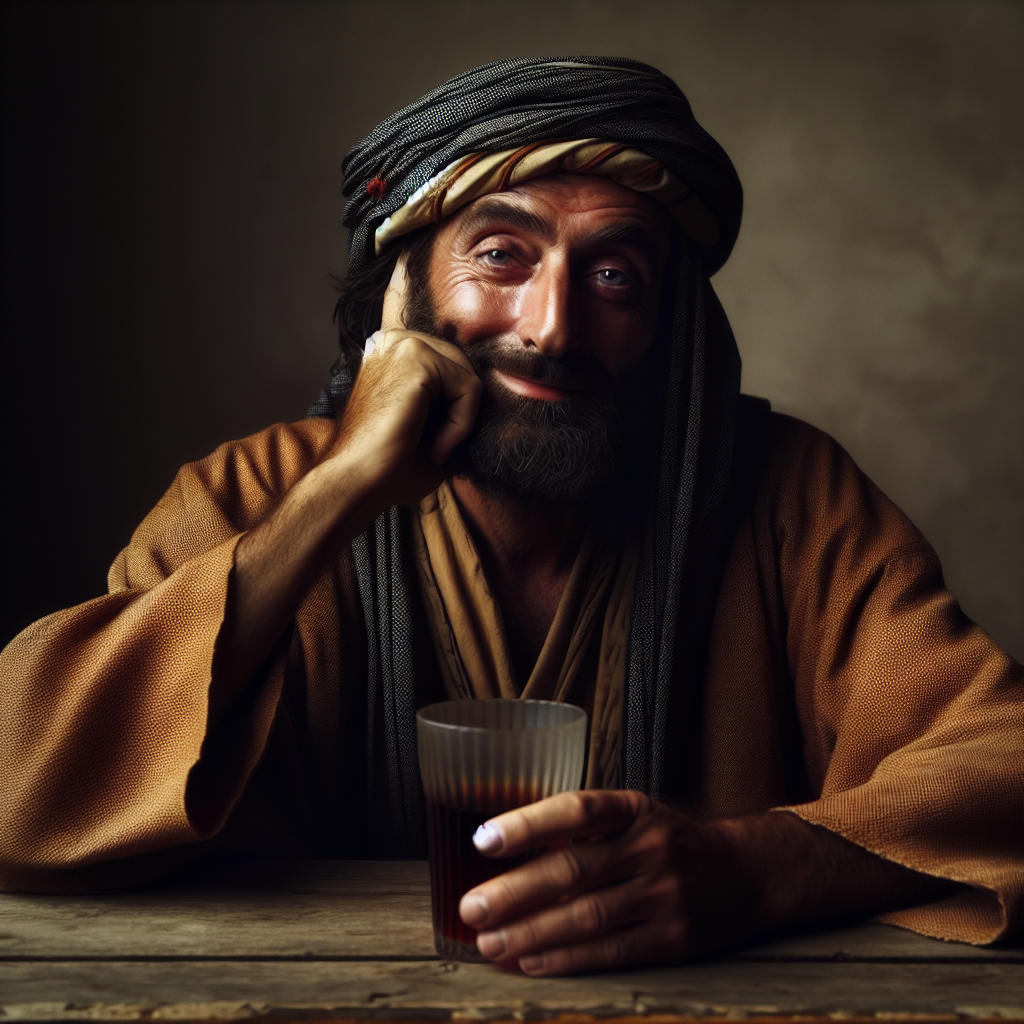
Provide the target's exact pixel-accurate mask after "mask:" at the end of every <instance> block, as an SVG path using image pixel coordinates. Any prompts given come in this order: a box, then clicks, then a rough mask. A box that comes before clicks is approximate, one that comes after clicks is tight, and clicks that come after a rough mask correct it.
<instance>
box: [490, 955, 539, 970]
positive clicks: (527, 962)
mask: <svg viewBox="0 0 1024 1024" xmlns="http://www.w3.org/2000/svg"><path fill="white" fill-rule="evenodd" d="M484 956H487V954H486V953H484ZM519 969H520V970H521V971H522V972H523V973H524V974H533V972H534V971H540V970H543V969H544V957H542V956H521V957H520V958H519Z"/></svg>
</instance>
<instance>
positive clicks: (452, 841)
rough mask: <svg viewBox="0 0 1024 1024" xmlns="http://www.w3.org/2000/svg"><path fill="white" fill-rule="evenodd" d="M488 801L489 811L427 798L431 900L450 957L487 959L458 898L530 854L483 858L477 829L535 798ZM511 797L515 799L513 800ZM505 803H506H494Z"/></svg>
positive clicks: (439, 941)
mask: <svg viewBox="0 0 1024 1024" xmlns="http://www.w3.org/2000/svg"><path fill="white" fill-rule="evenodd" d="M503 796H505V799H499V800H495V799H489V800H487V801H486V804H488V805H491V807H490V809H489V810H487V811H466V810H461V809H459V808H457V807H446V806H445V805H444V804H436V803H433V802H432V801H430V800H428V801H427V831H428V835H429V839H430V898H431V904H432V907H433V911H434V945H435V946H436V947H437V951H438V953H440V954H441V956H444V957H447V958H449V959H451V960H474V961H477V962H486V959H487V958H486V957H484V956H481V954H480V953H479V952H478V951H477V948H476V931H475V930H474V929H473V928H469V927H468V926H467V925H465V924H463V922H462V918H461V917H459V900H460V899H462V897H463V896H464V895H465V894H466V893H467V892H469V890H470V889H472V888H473V887H474V886H477V885H479V884H480V883H481V882H486V881H487V879H489V878H494V877H495V875H500V874H503V873H504V872H506V871H510V870H511V869H512V868H514V867H518V866H519V865H520V864H525V863H526V861H528V860H529V859H530V857H531V856H532V854H523V855H521V856H519V857H484V856H483V855H482V854H481V853H479V852H477V848H476V847H475V846H474V845H473V833H474V832H476V830H477V829H478V828H479V827H480V826H481V825H482V824H483V823H484V822H485V821H487V819H488V818H493V817H494V816H495V815H496V814H500V813H501V812H502V811H510V810H512V809H514V808H516V807H522V806H523V804H526V803H530V802H531V799H530V798H529V797H527V798H526V799H516V797H515V796H513V795H512V794H503ZM509 797H511V799H509ZM495 804H504V806H493V805H495Z"/></svg>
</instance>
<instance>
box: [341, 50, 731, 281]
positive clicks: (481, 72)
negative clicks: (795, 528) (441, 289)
mask: <svg viewBox="0 0 1024 1024" xmlns="http://www.w3.org/2000/svg"><path fill="white" fill-rule="evenodd" d="M573 139H583V140H585V139H591V140H592V139H605V140H608V141H609V142H619V143H626V144H628V145H629V146H631V147H633V148H635V149H638V150H640V151H641V152H643V153H646V154H647V155H648V156H650V157H653V158H654V159H655V160H657V161H660V162H661V164H663V165H664V166H665V167H666V168H668V170H669V171H670V172H671V173H672V174H673V175H674V176H675V177H676V178H677V179H678V180H679V181H680V182H682V183H683V184H684V185H686V186H688V187H689V188H690V189H692V190H693V192H694V193H695V194H696V195H697V196H699V197H700V200H701V201H702V203H703V205H704V206H706V207H707V209H708V210H710V211H711V213H712V215H713V216H714V219H715V222H716V227H717V233H718V240H717V241H716V242H715V243H714V244H713V245H712V246H711V248H710V252H709V253H708V254H707V257H706V260H705V266H706V269H707V273H708V274H709V275H710V274H713V273H714V272H715V271H716V270H718V268H719V267H721V265H722V264H723V263H724V262H725V261H726V259H727V258H728V256H729V253H730V252H731V251H732V247H733V244H734V243H735V241H736V235H737V234H738V233H739V229H740V215H741V213H742V209H743V191H742V189H741V188H740V182H739V178H738V177H737V176H736V171H735V169H734V168H733V166H732V162H731V161H730V160H729V157H728V156H726V154H725V151H724V150H723V149H722V147H721V146H719V145H718V143H717V142H715V140H714V139H713V138H711V136H710V135H708V133H707V132H706V131H704V129H703V128H701V126H700V125H699V124H697V121H696V119H695V118H694V116H693V113H692V112H691V111H690V104H689V103H687V101H686V97H685V96H684V95H683V94H682V93H681V92H680V91H679V87H678V86H677V85H676V84H675V82H673V81H672V79H671V78H669V77H667V76H666V75H663V74H662V73H661V72H660V71H658V70H657V69H656V68H652V67H649V66H648V65H647V64H641V63H640V62H639V61H635V60H625V59H621V58H617V57H553V58H546V59H536V58H534V59H530V58H520V59H516V60H501V61H496V62H495V63H493V64H484V65H483V66H482V67H479V68H474V69H473V70H472V71H466V72H464V73H463V74H461V75H456V76H455V77H454V78H450V79H449V80H448V81H447V82H445V83H444V85H441V86H439V87H438V88H437V89H434V90H433V91H431V92H428V93H427V94H426V96H424V97H423V98H422V99H419V100H416V102H415V103H410V104H409V106H407V107H405V108H403V109H402V110H399V111H398V112H397V113H395V114H392V115H391V116H390V117H389V118H387V119H386V120H384V121H383V122H381V124H379V125H378V126H377V127H376V128H375V129H374V130H373V131H372V132H371V133H370V134H369V135H368V136H367V137H366V138H365V139H364V140H363V141H362V142H360V143H358V144H357V145H356V146H354V147H353V148H352V150H351V152H350V153H349V154H348V156H347V157H345V163H344V165H343V168H344V172H345V187H344V194H345V197H346V199H348V203H347V205H346V207H345V226H346V227H347V228H349V229H350V231H351V235H350V237H349V246H348V258H349V269H350V270H358V269H359V268H360V267H361V266H362V265H363V263H364V262H365V261H366V260H368V259H370V258H372V256H373V254H374V233H375V232H376V230H377V228H378V227H379V226H380V224H381V222H382V221H383V220H384V219H385V218H386V217H390V216H391V215H392V214H394V213H395V212H397V211H398V209H399V208H400V207H402V206H404V205H405V203H406V201H407V200H408V199H409V197H410V196H411V195H412V194H413V193H414V192H416V191H417V189H421V188H423V187H424V186H425V185H426V184H427V183H428V182H429V181H430V180H431V178H433V177H434V176H435V175H437V174H438V173H439V172H441V171H443V170H444V169H445V168H446V167H449V166H450V165H451V164H453V163H454V162H455V161H456V160H458V159H460V158H462V157H467V156H470V155H472V154H476V153H480V152H483V151H487V152H494V151H497V150H518V149H519V148H520V147H523V146H529V145H531V144H533V143H536V142H538V141H554V140H573Z"/></svg>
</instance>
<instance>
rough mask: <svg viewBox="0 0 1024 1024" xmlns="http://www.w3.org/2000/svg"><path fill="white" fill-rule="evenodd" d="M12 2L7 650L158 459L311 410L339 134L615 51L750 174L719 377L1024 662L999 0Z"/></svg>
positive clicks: (323, 362) (108, 544) (1015, 160)
mask: <svg viewBox="0 0 1024 1024" xmlns="http://www.w3.org/2000/svg"><path fill="white" fill-rule="evenodd" d="M5 6H6V9H5V14H4V16H5V19H7V20H8V22H9V24H8V28H9V29H10V31H8V32H6V33H5V36H6V40H5V42H4V43H3V47H4V64H5V75H6V76H7V88H5V96H6V100H7V107H6V108H5V123H4V131H5V135H6V138H7V147H6V148H7V151H8V153H9V154H10V156H9V166H8V170H9V173H11V174H12V175H13V180H14V181H15V183H16V184H15V185H14V187H8V188H7V189H6V190H5V193H4V204H5V207H4V208H5V223H6V224H7V225H8V232H7V240H6V246H7V248H6V254H5V288H6V290H7V295H6V297H5V303H4V317H5V323H4V328H5V331H4V333H5V345H6V347H7V349H6V350H7V356H6V364H7V367H8V372H7V373H6V374H5V379H4V388H5V396H4V415H5V421H6V422H5V430H4V444H5V467H6V470H5V472H6V475H7V478H8V480H9V481H11V482H12V484H13V488H12V489H11V494H13V496H14V500H11V499H10V497H9V498H8V501H7V503H6V511H7V518H8V529H7V531H5V536H4V544H5V552H4V559H5V565H6V573H5V585H4V591H5V602H6V604H5V615H4V631H5V636H7V635H10V634H11V632H13V630H14V629H15V628H16V627H18V626H20V625H23V624H24V623H25V622H27V621H29V620H30V619H31V618H33V617H35V616H37V615H40V614H42V613H44V612H46V611H49V610H52V609H53V608H56V607H59V606H61V605H64V604H68V603H71V602H73V601H77V600H82V599H84V598H85V597H87V596H89V595H91V594H95V593H98V592H99V591H100V590H101V589H102V586H103V573H104V571H105V567H106V565H107V564H108V563H109V562H110V560H111V559H112V557H113V556H114V554H115V553H116V551H117V550H118V549H119V547H120V546H122V545H123V544H124V543H125V541H126V540H127V537H128V535H129V534H130V531H131V528H132V526H133V525H134V523H135V522H137V521H138V519H139V518H140V517H141V516H142V515H143V514H144V512H145V510H146V509H147V508H148V507H149V505H151V504H152V502H153V501H154V500H155V499H156V498H157V497H158V496H159V494H160V492H161V491H162V490H163V488H164V487H166V485H167V483H168V482H169V481H170V479H171V476H172V474H173V472H174V470H175V468H176V467H177V466H178V465H179V464H180V463H181V462H183V461H185V460H186V459H190V458H196V457H199V456H202V455H203V454H205V453H206V452H207V451H209V450H210V449H211V448H212V447H213V446H215V445H216V443H218V442H219V441H220V440H223V439H225V438H228V437H236V436H241V435H244V434H246V433H248V432H251V431H253V430H255V429H258V428H259V427H261V426H263V425H265V424H266V423H268V422H271V421H273V420H277V419H287V418H294V417H297V416H299V415H301V413H302V410H303V409H304V408H305V406H306V405H307V403H308V401H309V400H310V398H311V397H312V396H315V394H316V392H317V390H318V388H319V386H320V384H321V383H322V381H323V378H324V376H325V372H326V369H327V367H328V365H329V364H330V362H331V360H332V358H333V337H332V329H331V325H330V312H331V309H332V306H333V294H332V286H331V281H330V276H329V275H330V272H331V271H341V270H343V268H344V257H343V244H344V233H343V231H342V229H341V227H340V212H341V202H340V193H339V186H340V172H339V167H340V163H341V159H342V157H343V155H344V153H345V151H346V150H347V148H348V147H349V145H351V143H353V142H354V141H355V140H356V139H357V138H359V137H360V135H362V134H364V133H365V132H367V131H368V130H369V129H370V128H372V127H373V125H374V124H375V123H376V122H377V121H378V120H379V119H380V118H381V117H383V116H384V115H386V114H387V113H389V112H391V111H392V110H393V109H395V108H396V107H398V106H399V105H401V104H403V103H405V102H407V101H409V100H411V99H413V98H414V97H416V96H417V95H419V94H420V93H422V92H423V91H425V90H426V89H427V88H429V87H431V86H432V85H434V84H436V83H437V82H439V81H441V80H442V79H443V78H445V77H446V76H447V75H449V74H451V73H454V72H456V71H459V70H462V69H464V68H466V67H468V66H471V65H474V64H477V63H481V62H483V61H486V60H492V59H496V58H499V57H503V56H508V55H518V54H541V53H548V54H557V53H597V54H600V53H613V54H622V55H628V56H633V57H637V58H639V59H641V60H645V61H649V62H650V63H652V64H655V65H657V66H658V67H660V68H662V69H663V70H664V71H666V72H668V73H669V74H670V75H672V76H673V77H674V78H675V79H676V80H677V81H678V82H679V83H680V85H681V86H682V88H683V90H684V92H686V93H687V95H688V96H689V98H690V100H691V102H692V104H693V107H694V110H695V112H696V114H697V116H698V118H699V119H700V120H701V121H702V123H703V124H704V125H705V126H706V127H707V128H708V130H709V131H710V132H711V133H712V134H713V135H714V136H715V137H716V138H717V139H718V140H719V141H720V142H721V143H722V144H723V145H724V147H725V148H726V150H727V151H728V152H729V153H730V155H731V156H732V157H733V159H734V161H735V163H736V165H737V167H738V169H739V172H740V176H741V178H742V180H743V182H744V184H745V187H746V194H747V208H746V218H745V225H744V228H743V231H742V233H741V236H740V241H739V245H738V247H737V249H736V252H735V254H734V256H733V258H732V260H731V262H730V263H729V264H728V265H727V266H726V268H725V269H724V270H723V271H722V272H721V273H720V274H719V275H718V277H717V278H716V279H715V280H716V287H717V288H718V290H719V293H720V294H721V296H722V299H723V302H724V304H725V307H726V310H727V311H728V313H729V315H730V318H731V320H732V323H733V326H734V328H735V330H736V334H737V338H738V340H739V344H740V349H741V351H742V353H743V357H744V385H745V390H747V391H749V392H751V393H754V394H760V395H765V396H767V397H769V398H771V399H772V401H773V403H774V405H775V407H776V408H778V409H781V410H783V411H786V412H791V413H794V414H796V415H799V416H802V417H804V418H806V419H808V420H810V421H811V422H812V423H815V424H817V425H819V426H821V427H823V428H825V429H826V430H828V431H830V432H831V433H832V434H834V435H835V436H836V437H837V438H838V439H839V440H840V441H841V442H842V443H843V444H844V445H846V446H847V448H849V450H850V451H851V452H852V453H853V455H854V456H855V458H856V459H857V460H858V461H859V463H860V464H861V465H862V466H863V467H864V468H865V470H867V472H868V473H869V474H870V475H871V476H872V477H873V478H874V479H875V480H876V481H877V482H878V483H879V484H880V485H881V486H882V488H883V489H884V490H885V491H887V493H888V494H890V495H891V496H892V497H893V498H894V499H895V500H896V501H897V502H898V503H899V504H900V505H901V506H902V507H903V508H904V509H905V510H906V511H907V512H908V513H909V514H910V516H911V517H912V518H913V519H914V521H915V522H916V523H917V524H918V525H919V526H920V527H921V528H922V529H923V531H924V532H925V534H926V535H927V536H928V537H929V539H930V540H931V541H932V542H933V543H934V544H935V545H936V547H937V548H938V550H939V552H940V554H941V556H942V558H943V563H944V566H945V568H946V571H947V578H948V580H949V582H950V584H951V586H952V587H953V589H954V590H955V591H956V593H957V594H958V595H959V596H960V598H961V601H962V603H963V605H964V607H965V609H966V610H967V612H968V614H970V615H971V616H972V617H974V618H976V619H977V620H978V621H980V622H981V623H982V624H983V625H984V626H986V627H987V628H988V629H989V630H990V631H991V632H993V633H994V635H995V636H996V637H997V638H999V639H1000V640H1001V641H1002V642H1003V643H1005V644H1007V645H1008V646H1009V647H1010V649H1011V650H1012V651H1014V653H1015V654H1016V655H1017V656H1018V657H1021V656H1022V655H1024V607H1022V605H1024V584H1022V577H1024V572H1022V569H1024V564H1022V562H1024V553H1022V531H1021V520H1022V516H1021V502H1022V495H1021V491H1022V487H1021V483H1022V466H1021V457H1020V455H1021V426H1022V424H1021V415H1022V412H1021V410H1022V402H1021V383H1022V377H1024V367H1022V362H1024V345H1022V294H1021V248H1022V237H1024V235H1022V230H1021V228H1022V216H1021V202H1022V197H1024V189H1022V181H1021V177H1022V174H1021V163H1022V161H1021V155H1022V152H1021V151H1022V138H1021V135H1022V132H1021V123H1022V122H1021V112H1022V110H1021V108H1022V102H1021V83H1022V76H1021V41H1022V27H1024V25H1022V21H1024V19H1022V7H1021V5H1020V4H1019V3H1014V2H1009V0H1007V2H985V0H971V2H956V3H943V2H937V0H925V2H920V3H918V2H901V3H878V2H876V3H853V2H841V3H836V2H828V0H812V2H794V3H779V2H772V0H752V2H739V3H730V2H725V0H709V2H689V3H668V2H643V0H628V2H583V0H580V2H561V3H560V2H552V0H544V2H537V3H533V2H522V0H518V2H517V0H506V2H503V3H483V2H479V3H477V2H461V3H457V2H445V3H441V2H428V0H408V2H394V0H375V2H372V3H352V4H348V3H303V2H297V0H291V2H279V3H238V4H229V3H218V2H206V3H203V4H153V3H147V2H136V3H133V4H110V5H106V4H87V3H80V4H77V5H68V6H62V5H57V4H43V3H34V4H29V5H24V6H20V5H16V4H10V3H9V4H7V5H5ZM385 38H386V40H387V43H386V46H385V45H382V40H384V39H385Z"/></svg>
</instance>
